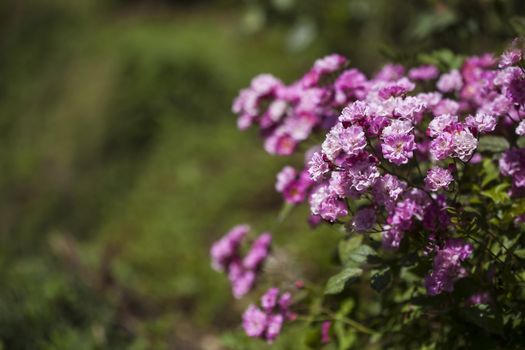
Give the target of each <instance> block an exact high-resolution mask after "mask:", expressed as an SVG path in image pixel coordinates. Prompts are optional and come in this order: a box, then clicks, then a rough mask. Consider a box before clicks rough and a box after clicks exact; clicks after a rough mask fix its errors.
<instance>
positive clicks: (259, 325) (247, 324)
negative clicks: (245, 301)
mask: <svg viewBox="0 0 525 350" xmlns="http://www.w3.org/2000/svg"><path fill="white" fill-rule="evenodd" d="M267 322H268V316H267V315H266V313H264V312H263V311H262V310H261V309H259V308H258V307H257V306H255V305H250V306H248V308H247V309H246V311H244V314H243V315H242V327H243V328H244V331H245V332H246V335H248V336H249V337H260V336H261V335H262V334H263V333H264V331H265V330H266V326H267Z"/></svg>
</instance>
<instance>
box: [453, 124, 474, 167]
mask: <svg viewBox="0 0 525 350" xmlns="http://www.w3.org/2000/svg"><path fill="white" fill-rule="evenodd" d="M453 144H454V157H457V158H459V159H461V160H462V161H464V162H466V161H468V160H469V158H470V156H471V155H472V153H474V150H475V149H476V147H478V140H477V139H476V138H475V137H474V135H472V133H471V132H470V131H468V130H462V131H460V132H457V133H454V136H453Z"/></svg>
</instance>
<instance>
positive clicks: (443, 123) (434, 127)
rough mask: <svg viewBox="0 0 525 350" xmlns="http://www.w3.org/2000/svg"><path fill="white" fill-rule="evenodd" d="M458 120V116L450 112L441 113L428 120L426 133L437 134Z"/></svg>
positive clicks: (434, 135) (433, 135)
mask: <svg viewBox="0 0 525 350" xmlns="http://www.w3.org/2000/svg"><path fill="white" fill-rule="evenodd" d="M457 122H458V117H457V116H455V115H450V114H442V115H439V116H437V117H435V118H434V119H432V121H430V123H429V124H428V131H427V132H428V134H429V135H430V136H432V137H436V136H439V135H440V134H441V133H442V132H443V131H445V129H446V128H448V127H449V126H451V125H454V124H456V123H457Z"/></svg>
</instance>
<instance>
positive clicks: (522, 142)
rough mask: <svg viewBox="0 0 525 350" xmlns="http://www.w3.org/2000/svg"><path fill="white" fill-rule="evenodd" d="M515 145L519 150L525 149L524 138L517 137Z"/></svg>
mask: <svg viewBox="0 0 525 350" xmlns="http://www.w3.org/2000/svg"><path fill="white" fill-rule="evenodd" d="M516 145H518V147H520V148H524V147H525V137H523V136H522V137H518V139H517V140H516Z"/></svg>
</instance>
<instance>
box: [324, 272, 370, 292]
mask: <svg viewBox="0 0 525 350" xmlns="http://www.w3.org/2000/svg"><path fill="white" fill-rule="evenodd" d="M362 274H363V270H362V269H360V268H357V267H346V268H345V269H343V270H342V271H341V272H339V273H338V274H337V275H335V276H332V277H330V279H329V280H328V282H327V283H326V288H325V290H324V293H325V294H339V293H341V292H342V291H343V289H344V288H345V285H347V284H349V283H351V282H353V281H354V280H355V279H356V278H357V277H359V276H361V275H362Z"/></svg>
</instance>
